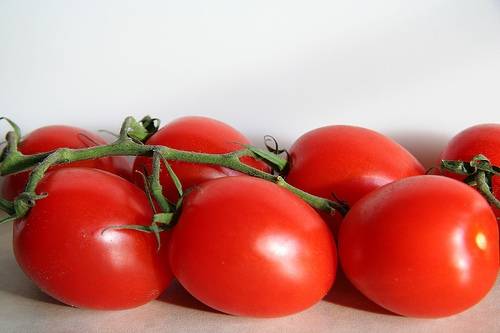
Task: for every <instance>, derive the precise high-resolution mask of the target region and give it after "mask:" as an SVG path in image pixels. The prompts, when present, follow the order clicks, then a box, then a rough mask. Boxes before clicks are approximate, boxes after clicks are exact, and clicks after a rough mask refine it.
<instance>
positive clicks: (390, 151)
mask: <svg viewBox="0 0 500 333" xmlns="http://www.w3.org/2000/svg"><path fill="white" fill-rule="evenodd" d="M289 153H290V169H289V172H288V174H287V176H286V180H287V182H288V183H290V184H292V185H293V186H295V187H298V188H300V189H302V190H304V191H306V192H309V193H312V194H315V195H317V196H320V197H323V198H327V199H332V198H334V197H336V198H338V199H339V200H341V201H343V202H345V203H347V204H348V205H349V206H352V205H353V204H355V203H356V201H358V200H359V199H360V198H362V197H363V196H365V195H366V194H368V193H370V192H371V191H373V190H375V189H377V188H379V187H380V186H382V185H385V184H387V183H390V182H393V181H395V180H397V179H401V178H405V177H410V176H416V175H422V174H423V173H424V171H425V170H424V168H423V166H422V165H421V164H420V162H418V161H417V160H416V158H415V157H414V156H413V155H411V154H410V153H409V152H408V151H407V150H406V149H404V148H403V147H402V146H400V145H399V144H398V143H396V142H395V141H393V140H391V139H390V138H388V137H386V136H384V135H382V134H380V133H377V132H375V131H372V130H369V129H366V128H362V127H356V126H348V125H332V126H326V127H321V128H317V129H314V130H312V131H309V132H307V133H305V134H304V135H302V136H301V137H299V138H298V139H297V140H296V141H295V143H294V144H293V145H292V147H291V148H290V150H289ZM323 216H324V217H325V219H326V220H327V221H328V223H330V224H331V227H332V229H333V231H334V233H335V235H337V233H338V228H339V225H340V221H341V217H340V215H336V217H333V219H332V218H331V217H327V216H326V215H323Z"/></svg>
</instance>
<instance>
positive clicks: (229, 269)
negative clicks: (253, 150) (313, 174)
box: [170, 176, 337, 317]
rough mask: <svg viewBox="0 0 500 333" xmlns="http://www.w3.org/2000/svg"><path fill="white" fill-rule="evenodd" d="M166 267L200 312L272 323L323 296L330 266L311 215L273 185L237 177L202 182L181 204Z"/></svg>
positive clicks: (328, 243) (320, 228) (322, 232)
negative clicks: (200, 307) (266, 319)
mask: <svg viewBox="0 0 500 333" xmlns="http://www.w3.org/2000/svg"><path fill="white" fill-rule="evenodd" d="M170 263H171V267H172V271H173V273H174V275H175V277H176V278H177V279H178V280H179V282H180V283H181V284H182V285H183V286H184V287H185V288H186V289H187V290H188V291H189V292H190V293H191V294H192V295H193V296H194V297H196V298H197V299H198V300H200V301H201V302H203V303H205V304H207V305H208V306H210V307H212V308H214V309H217V310H219V311H222V312H226V313H230V314H236V315H243V316H253V317H274V316H282V315H287V314H291V313H294V312H298V311H301V310H304V309H306V308H308V307H309V306H311V305H313V304H314V303H316V302H318V301H319V300H320V299H321V298H322V297H323V296H325V294H326V293H327V291H328V290H329V289H330V287H331V285H332V282H333V280H334V277H335V271H336V263H337V259H336V250H335V244H334V241H333V238H332V236H331V234H330V232H329V230H328V227H327V226H326V225H325V223H324V222H323V220H322V219H321V217H320V216H319V215H318V214H317V213H316V212H315V211H314V209H312V208H311V207H309V206H308V205H307V204H306V203H305V202H303V201H302V200H301V199H299V198H298V197H296V196H294V195H293V194H292V193H290V192H288V191H286V190H284V189H282V188H280V187H278V186H277V185H275V184H273V183H269V182H267V181H264V180H260V179H256V178H251V177H247V176H240V177H225V178H219V179H216V180H211V181H208V182H205V183H203V184H201V185H199V186H196V187H194V188H193V191H192V192H190V193H189V194H188V195H187V196H186V197H185V198H184V201H183V208H182V214H181V216H180V219H179V221H178V223H177V225H176V226H175V228H174V230H173V233H172V239H171V248H170Z"/></svg>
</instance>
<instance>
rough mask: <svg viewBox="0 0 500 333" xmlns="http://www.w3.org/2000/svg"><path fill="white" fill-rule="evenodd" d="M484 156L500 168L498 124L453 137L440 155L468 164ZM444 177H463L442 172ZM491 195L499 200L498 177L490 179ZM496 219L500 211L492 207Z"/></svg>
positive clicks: (499, 182)
mask: <svg viewBox="0 0 500 333" xmlns="http://www.w3.org/2000/svg"><path fill="white" fill-rule="evenodd" d="M479 154H482V155H484V156H486V157H487V158H488V159H489V160H490V162H491V163H492V164H493V165H497V166H500V124H481V125H476V126H473V127H469V128H467V129H465V130H463V131H462V132H460V133H458V134H457V135H456V136H454V137H453V138H452V139H451V140H450V142H449V143H448V145H447V146H446V148H445V149H444V151H443V152H442V154H441V159H442V160H461V161H466V162H470V161H471V160H472V158H473V157H475V156H476V155H479ZM444 175H446V176H448V177H452V178H455V179H458V180H463V179H464V178H465V176H462V175H458V174H454V173H450V172H444ZM492 186H493V194H494V195H495V196H496V197H497V198H500V177H498V176H493V178H492ZM493 211H494V212H495V215H496V216H497V217H500V209H498V208H496V207H493Z"/></svg>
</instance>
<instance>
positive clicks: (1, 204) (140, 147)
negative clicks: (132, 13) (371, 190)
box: [0, 117, 347, 218]
mask: <svg viewBox="0 0 500 333" xmlns="http://www.w3.org/2000/svg"><path fill="white" fill-rule="evenodd" d="M145 119H146V120H148V121H147V122H145ZM155 124H156V122H155V120H154V119H151V118H148V117H146V118H144V119H143V120H142V121H139V122H137V121H136V120H135V119H134V118H133V117H127V118H126V119H125V120H124V122H123V124H122V127H121V130H120V135H119V137H118V139H117V140H116V141H115V142H113V143H111V144H109V145H103V146H95V147H90V148H82V149H69V148H61V149H57V150H55V151H52V152H47V153H40V154H33V155H24V154H22V153H20V152H19V151H18V150H17V142H18V141H19V138H18V137H17V136H18V134H17V133H16V131H11V132H8V134H7V138H8V139H9V138H10V141H9V140H8V145H7V147H6V148H5V149H6V153H5V154H4V155H3V156H2V157H3V159H2V161H1V163H0V175H2V176H5V175H8V174H12V173H15V172H20V171H24V170H27V169H31V168H32V171H31V174H30V177H29V179H28V182H27V184H26V188H25V191H24V192H23V193H22V194H21V195H19V196H18V197H17V198H16V199H15V201H14V203H12V202H9V201H6V200H3V199H2V200H1V201H0V209H2V210H4V211H6V212H7V213H9V214H12V212H13V210H14V211H15V214H16V217H18V218H19V217H22V216H24V215H25V214H27V212H28V211H29V208H30V207H31V206H33V204H34V201H35V200H38V199H40V198H41V196H40V195H37V194H36V192H35V190H36V187H37V185H38V183H39V182H40V181H41V180H42V178H43V176H44V174H45V172H46V171H47V170H48V169H49V168H50V167H51V166H53V165H57V164H64V163H71V162H76V161H81V160H88V159H96V158H101V157H107V156H118V155H122V156H151V157H153V174H152V175H151V176H148V178H149V179H148V182H149V184H150V185H151V189H152V192H153V196H154V197H155V199H156V200H157V202H158V204H159V205H160V207H161V208H162V210H163V212H162V214H164V213H169V212H170V211H171V209H172V207H171V205H170V204H169V203H168V202H167V201H166V199H165V201H164V200H163V198H162V193H161V192H162V189H161V185H160V184H159V181H158V177H159V164H160V161H161V160H163V161H164V162H165V163H166V166H168V162H167V161H182V162H188V163H203V164H211V165H218V166H222V167H226V168H229V169H232V170H235V171H239V172H241V173H244V174H247V175H250V176H254V177H258V178H261V179H264V180H267V181H270V182H273V183H275V184H277V185H278V186H281V187H283V188H285V189H287V190H289V191H291V192H292V193H294V194H295V195H297V196H298V197H300V198H302V199H303V200H304V201H306V202H307V203H308V204H309V205H311V206H312V207H314V208H316V209H318V210H322V211H325V212H327V213H329V214H334V213H335V212H336V211H337V212H339V213H340V214H342V215H344V214H345V213H346V212H347V207H346V206H345V205H344V204H341V203H338V202H335V201H332V200H328V199H324V198H321V197H318V196H315V195H312V194H309V193H307V192H304V191H302V190H300V189H298V188H295V187H293V186H292V185H290V184H288V183H287V182H286V181H285V180H284V179H283V178H282V177H280V176H277V175H273V174H269V173H267V172H264V171H261V170H259V169H256V168H254V167H251V166H249V165H247V164H244V163H243V162H241V161H240V158H242V157H245V156H249V157H253V158H258V159H261V160H264V161H265V162H267V163H268V164H270V165H271V166H276V163H279V161H277V158H278V157H277V156H276V155H274V156H273V157H272V158H269V159H267V158H266V156H267V154H269V152H266V151H259V150H258V148H256V147H252V146H245V148H244V149H241V150H237V151H234V152H230V153H225V154H206V153H195V152H188V151H183V150H177V149H172V148H169V147H166V146H160V145H146V144H144V143H143V141H145V140H146V139H147V138H148V137H149V136H150V135H151V131H156V130H157V126H156V125H155ZM170 176H171V177H172V174H170ZM174 176H175V175H174ZM174 181H175V179H174Z"/></svg>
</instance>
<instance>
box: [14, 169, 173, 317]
mask: <svg viewBox="0 0 500 333" xmlns="http://www.w3.org/2000/svg"><path fill="white" fill-rule="evenodd" d="M38 191H39V192H46V193H48V196H47V197H46V198H43V199H40V200H38V201H37V202H36V205H35V206H34V207H32V208H31V210H30V211H29V213H28V214H27V215H26V216H25V217H23V218H21V219H19V220H16V221H15V223H14V254H15V257H16V259H17V262H18V263H19V266H20V267H21V268H22V270H23V271H24V272H25V273H26V275H27V276H28V277H29V278H30V279H31V280H32V281H33V282H34V283H35V284H36V285H37V286H38V287H39V288H40V289H41V290H42V291H44V292H45V293H47V294H48V295H50V296H52V297H54V298H55V299H57V300H59V301H61V302H63V303H65V304H68V305H71V306H75V307H81V308H91V309H106V310H114V309H126V308H132V307H136V306H139V305H142V304H145V303H147V302H149V301H150V300H152V299H155V298H156V297H157V296H158V295H160V293H162V292H163V291H164V290H165V288H166V287H167V285H168V284H169V282H170V280H171V277H172V275H171V272H170V268H169V265H168V237H169V235H168V234H165V233H162V236H161V237H162V246H161V248H160V251H157V242H156V239H155V237H154V235H153V234H149V233H144V232H139V231H136V230H126V229H107V228H109V227H111V226H117V225H119V226H127V225H149V224H150V223H151V218H152V209H151V208H150V206H149V203H148V200H147V198H146V195H145V193H144V192H143V191H141V190H140V189H139V188H137V187H136V186H135V185H134V184H132V183H130V182H128V181H126V180H124V179H123V178H121V177H118V176H116V175H114V174H111V173H108V172H106V171H102V170H98V169H92V168H60V169H57V170H54V171H51V172H49V173H48V174H47V175H46V177H45V178H44V179H43V180H42V181H41V182H40V184H39V186H38Z"/></svg>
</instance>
